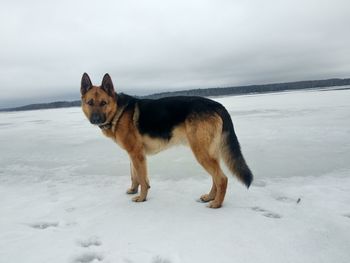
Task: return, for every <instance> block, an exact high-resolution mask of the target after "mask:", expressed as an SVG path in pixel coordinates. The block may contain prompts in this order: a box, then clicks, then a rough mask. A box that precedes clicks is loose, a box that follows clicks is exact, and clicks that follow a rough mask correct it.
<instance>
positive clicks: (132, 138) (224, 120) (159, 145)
mask: <svg viewBox="0 0 350 263" xmlns="http://www.w3.org/2000/svg"><path fill="white" fill-rule="evenodd" d="M80 91H81V106H82V110H83V112H84V114H85V115H86V117H87V118H88V119H89V121H90V122H91V124H93V125H96V126H98V127H99V128H100V129H101V131H102V133H103V134H104V135H105V136H107V137H109V138H111V139H112V140H113V141H114V142H116V143H117V144H118V145H119V146H120V147H121V148H123V149H124V150H126V152H127V153H128V155H129V158H130V170H131V187H130V188H129V189H128V190H127V193H128V194H137V193H138V190H139V186H140V188H141V191H140V194H139V195H137V196H136V197H134V198H133V199H132V200H133V201H134V202H143V201H146V198H147V193H148V190H149V188H150V184H149V179H148V176H147V166H146V156H147V155H149V154H156V153H158V152H160V151H162V150H165V149H167V148H169V147H170V146H172V145H176V144H185V145H188V146H189V147H190V148H191V150H192V152H193V154H194V156H195V157H196V159H197V161H198V162H199V163H200V164H201V166H203V168H204V169H205V170H206V171H207V172H208V173H209V174H210V175H211V177H212V187H211V190H210V191H209V193H208V194H204V195H202V196H201V197H200V200H201V201H202V202H210V203H209V205H208V207H210V208H219V207H221V206H222V203H223V201H224V198H225V194H226V188H227V177H226V176H225V174H224V173H223V171H222V170H221V167H220V160H221V158H222V159H223V161H224V162H225V164H226V165H227V167H228V168H229V170H230V172H232V173H233V174H235V175H236V176H237V178H238V179H239V180H240V181H241V182H243V183H244V184H245V185H246V186H247V188H249V186H250V184H251V183H252V180H253V174H252V172H251V170H250V169H249V167H248V165H247V164H246V162H245V160H244V158H243V155H242V152H241V148H240V144H239V142H238V139H237V136H236V134H235V131H234V128H233V124H232V120H231V117H230V115H229V113H228V112H227V110H226V109H225V107H224V106H222V105H221V104H220V103H218V102H216V101H213V100H210V99H207V98H203V97H194V96H191V97H189V96H188V97H187V96H177V97H165V98H160V99H140V98H135V97H132V96H129V95H127V94H123V93H116V92H115V90H114V86H113V82H112V79H111V77H110V76H109V74H105V75H104V77H103V80H102V84H101V86H94V85H93V84H92V82H91V80H90V77H89V76H88V74H86V73H84V74H83V76H82V79H81V87H80Z"/></svg>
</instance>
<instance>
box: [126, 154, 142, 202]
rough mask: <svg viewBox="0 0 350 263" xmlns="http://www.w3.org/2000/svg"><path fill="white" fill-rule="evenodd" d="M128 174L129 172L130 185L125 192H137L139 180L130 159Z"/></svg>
mask: <svg viewBox="0 0 350 263" xmlns="http://www.w3.org/2000/svg"><path fill="white" fill-rule="evenodd" d="M130 174H131V187H130V188H129V189H128V190H127V191H126V193H127V194H129V195H131V194H137V192H138V190H139V189H138V188H139V185H140V184H139V182H138V180H137V175H136V171H135V168H134V166H133V165H132V161H131V160H130Z"/></svg>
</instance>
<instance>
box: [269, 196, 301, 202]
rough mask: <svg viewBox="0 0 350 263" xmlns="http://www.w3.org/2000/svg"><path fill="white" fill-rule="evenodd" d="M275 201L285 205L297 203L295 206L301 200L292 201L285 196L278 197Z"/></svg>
mask: <svg viewBox="0 0 350 263" xmlns="http://www.w3.org/2000/svg"><path fill="white" fill-rule="evenodd" d="M275 199H276V200H277V201H281V202H285V203H297V204H299V203H300V201H301V198H298V199H293V198H290V197H286V196H278V197H276V198H275Z"/></svg>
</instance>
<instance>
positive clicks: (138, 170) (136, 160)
mask: <svg viewBox="0 0 350 263" xmlns="http://www.w3.org/2000/svg"><path fill="white" fill-rule="evenodd" d="M129 155H130V159H131V163H132V166H133V168H134V172H135V175H136V178H137V182H138V183H139V184H140V185H141V193H140V195H138V196H135V197H134V198H133V199H132V200H133V201H134V202H143V201H146V198H147V193H148V188H150V187H149V182H148V178H147V164H146V156H145V155H144V154H143V153H142V152H141V151H138V152H137V153H129Z"/></svg>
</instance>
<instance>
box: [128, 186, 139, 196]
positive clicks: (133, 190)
mask: <svg viewBox="0 0 350 263" xmlns="http://www.w3.org/2000/svg"><path fill="white" fill-rule="evenodd" d="M137 192H138V190H137V188H136V189H134V188H129V189H128V190H127V191H126V193H127V194H128V195H134V194H137Z"/></svg>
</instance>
